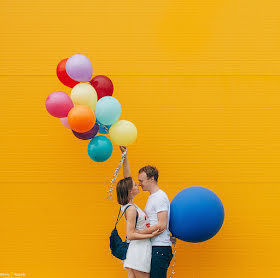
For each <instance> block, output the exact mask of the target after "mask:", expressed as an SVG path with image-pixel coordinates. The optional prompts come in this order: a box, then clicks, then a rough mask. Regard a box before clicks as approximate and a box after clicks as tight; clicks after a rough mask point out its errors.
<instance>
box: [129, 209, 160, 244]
mask: <svg viewBox="0 0 280 278" xmlns="http://www.w3.org/2000/svg"><path fill="white" fill-rule="evenodd" d="M135 223H136V208H135V207H133V206H131V207H129V208H128V209H127V210H126V236H127V239H128V240H135V239H136V240H137V239H145V238H152V237H154V236H157V235H158V234H159V230H155V231H154V232H152V233H149V234H140V233H137V232H136V231H135Z"/></svg>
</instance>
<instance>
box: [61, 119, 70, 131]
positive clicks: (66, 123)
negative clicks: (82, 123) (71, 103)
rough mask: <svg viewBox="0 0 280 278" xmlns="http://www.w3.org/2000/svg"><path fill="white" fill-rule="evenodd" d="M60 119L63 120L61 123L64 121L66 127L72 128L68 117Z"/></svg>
mask: <svg viewBox="0 0 280 278" xmlns="http://www.w3.org/2000/svg"><path fill="white" fill-rule="evenodd" d="M60 121H61V123H62V124H63V125H64V126H65V127H66V128H70V129H71V127H70V125H69V123H68V117H65V118H60Z"/></svg>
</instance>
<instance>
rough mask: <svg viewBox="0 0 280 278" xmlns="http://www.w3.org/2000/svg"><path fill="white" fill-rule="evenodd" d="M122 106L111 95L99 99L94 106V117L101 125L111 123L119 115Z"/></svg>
mask: <svg viewBox="0 0 280 278" xmlns="http://www.w3.org/2000/svg"><path fill="white" fill-rule="evenodd" d="M121 112H122V108H121V104H120V103H119V101H118V100H117V99H116V98H114V97H111V96H106V97H103V98H101V99H99V100H98V101H97V103H96V106H95V116H96V119H97V120H98V121H99V122H100V123H102V124H103V125H112V124H113V123H115V122H116V121H117V120H118V119H119V118H120V116H121Z"/></svg>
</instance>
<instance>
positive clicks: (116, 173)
mask: <svg viewBox="0 0 280 278" xmlns="http://www.w3.org/2000/svg"><path fill="white" fill-rule="evenodd" d="M126 153H127V150H125V151H124V152H123V154H122V157H121V161H120V163H119V166H118V167H117V169H116V170H115V173H114V176H113V178H112V180H111V183H110V184H109V185H108V188H109V189H108V191H107V199H110V200H112V199H113V183H114V181H115V180H116V178H117V176H118V173H119V171H120V169H121V167H122V165H123V162H124V160H125V157H126Z"/></svg>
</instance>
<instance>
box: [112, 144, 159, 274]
mask: <svg viewBox="0 0 280 278" xmlns="http://www.w3.org/2000/svg"><path fill="white" fill-rule="evenodd" d="M121 150H122V151H124V147H121ZM126 159H127V158H126ZM124 163H125V162H124ZM128 174H130V173H124V176H125V178H124V179H122V180H120V181H119V182H118V184H117V199H118V203H119V204H120V205H121V210H122V211H124V210H125V208H126V207H127V206H129V207H128V208H127V210H126V211H125V213H124V216H125V219H126V235H127V240H128V241H130V244H129V247H128V250H127V254H126V259H125V260H124V261H123V263H124V265H123V267H124V268H125V269H126V270H127V277H128V278H149V277H150V268H151V258H152V244H151V241H150V238H152V237H154V236H157V235H159V234H160V233H161V232H159V230H156V231H154V232H153V233H152V234H140V233H137V232H135V229H137V230H143V229H145V228H146V224H147V220H146V214H145V213H144V212H143V211H142V210H141V209H140V208H139V207H138V206H137V205H136V204H135V203H134V202H133V199H134V197H135V195H137V194H138V193H139V188H138V185H137V184H136V183H135V181H134V180H133V179H132V178H131V177H130V176H128ZM136 211H137V212H138V219H137V223H136V215H137V213H136Z"/></svg>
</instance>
